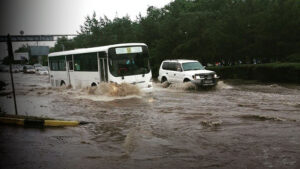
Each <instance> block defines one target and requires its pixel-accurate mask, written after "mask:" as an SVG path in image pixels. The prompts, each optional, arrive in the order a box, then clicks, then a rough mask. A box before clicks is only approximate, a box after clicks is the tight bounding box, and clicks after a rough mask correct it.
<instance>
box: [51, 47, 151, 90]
mask: <svg viewBox="0 0 300 169" xmlns="http://www.w3.org/2000/svg"><path fill="white" fill-rule="evenodd" d="M48 63H49V76H50V82H51V85H52V86H62V85H71V86H72V87H73V88H81V87H85V86H97V85H99V84H100V83H102V82H108V83H110V82H111V83H117V84H121V83H130V84H134V85H137V86H138V87H139V88H140V89H142V90H146V91H151V90H152V82H151V78H152V73H151V69H150V65H149V54H148V47H147V45H146V44H144V43H125V44H116V45H109V46H100V47H93V48H82V49H75V50H70V51H62V52H55V53H50V54H49V55H48Z"/></svg>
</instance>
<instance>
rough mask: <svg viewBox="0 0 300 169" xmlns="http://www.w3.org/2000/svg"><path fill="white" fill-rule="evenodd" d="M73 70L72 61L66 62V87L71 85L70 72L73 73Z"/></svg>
mask: <svg viewBox="0 0 300 169" xmlns="http://www.w3.org/2000/svg"><path fill="white" fill-rule="evenodd" d="M73 71H74V68H73V61H72V60H69V61H67V76H68V85H71V84H72V83H71V75H70V72H73Z"/></svg>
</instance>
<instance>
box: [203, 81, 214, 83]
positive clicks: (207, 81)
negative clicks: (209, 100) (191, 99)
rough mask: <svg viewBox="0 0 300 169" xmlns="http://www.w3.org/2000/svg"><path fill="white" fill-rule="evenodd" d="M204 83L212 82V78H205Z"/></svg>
mask: <svg viewBox="0 0 300 169" xmlns="http://www.w3.org/2000/svg"><path fill="white" fill-rule="evenodd" d="M204 83H212V80H205V81H204Z"/></svg>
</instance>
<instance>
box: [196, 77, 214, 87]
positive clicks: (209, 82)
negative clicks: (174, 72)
mask: <svg viewBox="0 0 300 169" xmlns="http://www.w3.org/2000/svg"><path fill="white" fill-rule="evenodd" d="M192 83H194V84H196V85H197V86H215V85H217V83H218V78H212V79H196V80H192Z"/></svg>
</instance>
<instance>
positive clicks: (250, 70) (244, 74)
mask: <svg viewBox="0 0 300 169" xmlns="http://www.w3.org/2000/svg"><path fill="white" fill-rule="evenodd" d="M207 69H210V70H213V71H215V72H216V73H217V74H218V75H219V76H221V78H222V79H246V80H259V81H263V82H284V83H300V63H270V64H258V65H236V66H225V67H209V68H207Z"/></svg>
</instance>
